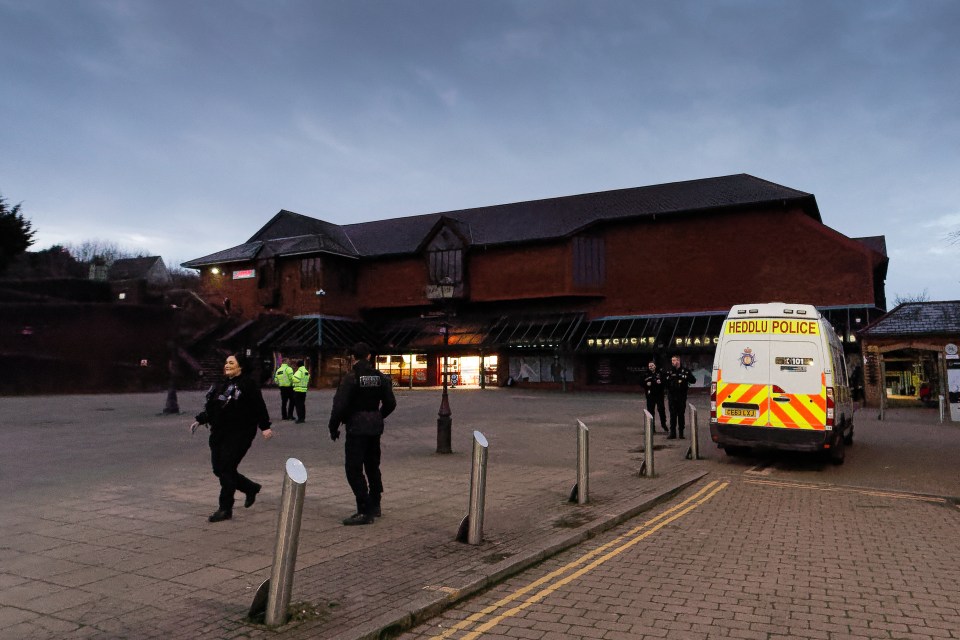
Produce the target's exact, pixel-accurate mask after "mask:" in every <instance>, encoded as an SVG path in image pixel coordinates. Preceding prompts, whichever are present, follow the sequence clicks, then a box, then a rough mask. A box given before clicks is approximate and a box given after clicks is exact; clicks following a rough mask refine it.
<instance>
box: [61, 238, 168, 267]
mask: <svg viewBox="0 0 960 640" xmlns="http://www.w3.org/2000/svg"><path fill="white" fill-rule="evenodd" d="M65 246H66V249H67V251H69V252H70V255H72V256H73V257H74V258H75V259H76V260H78V261H79V262H85V263H90V262H93V259H94V258H102V259H103V260H104V261H105V262H106V264H107V266H108V267H109V266H110V265H112V264H113V263H114V262H116V261H117V260H120V259H121V258H145V257H147V256H148V255H150V254H148V253H147V252H146V251H143V250H142V249H136V250H131V249H127V248H125V247H121V246H120V245H119V244H117V243H116V242H113V241H112V240H101V239H98V238H94V239H92V240H84V241H83V242H78V243H76V244H68V245H65Z"/></svg>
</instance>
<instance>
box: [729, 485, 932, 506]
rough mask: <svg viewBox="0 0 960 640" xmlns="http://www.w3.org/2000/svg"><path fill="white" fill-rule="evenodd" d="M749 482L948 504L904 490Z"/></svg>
mask: <svg viewBox="0 0 960 640" xmlns="http://www.w3.org/2000/svg"><path fill="white" fill-rule="evenodd" d="M744 482H746V483H747V484H762V485H767V486H771V487H784V488H790V489H815V490H817V491H840V492H846V493H859V494H861V495H865V496H873V497H876V498H896V499H898V500H917V501H918V502H930V503H933V504H946V502H947V500H946V498H939V497H937V496H924V495H920V494H916V493H904V492H902V491H881V490H878V489H858V488H856V487H837V486H834V485H817V484H804V483H802V482H783V481H779V480H744Z"/></svg>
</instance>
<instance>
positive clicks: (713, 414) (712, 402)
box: [710, 381, 717, 422]
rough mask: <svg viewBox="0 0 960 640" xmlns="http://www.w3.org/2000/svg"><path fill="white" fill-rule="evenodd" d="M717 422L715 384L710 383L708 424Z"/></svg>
mask: <svg viewBox="0 0 960 640" xmlns="http://www.w3.org/2000/svg"><path fill="white" fill-rule="evenodd" d="M716 421H717V383H716V382H715V381H714V382H711V383H710V422H716Z"/></svg>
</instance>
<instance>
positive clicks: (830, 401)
mask: <svg viewBox="0 0 960 640" xmlns="http://www.w3.org/2000/svg"><path fill="white" fill-rule="evenodd" d="M832 427H833V387H827V429H830V428H832Z"/></svg>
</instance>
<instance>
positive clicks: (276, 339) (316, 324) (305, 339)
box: [257, 316, 378, 351]
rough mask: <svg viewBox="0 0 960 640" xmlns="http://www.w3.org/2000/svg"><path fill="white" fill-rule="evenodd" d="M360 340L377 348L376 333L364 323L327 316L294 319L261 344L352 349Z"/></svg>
mask: <svg viewBox="0 0 960 640" xmlns="http://www.w3.org/2000/svg"><path fill="white" fill-rule="evenodd" d="M357 342H366V343H367V344H369V345H370V346H371V347H372V348H374V349H376V348H377V344H378V342H377V338H376V336H375V335H374V334H373V333H372V332H371V331H370V330H369V329H368V328H367V326H366V325H364V324H363V323H362V322H357V321H355V320H346V319H342V318H327V317H323V316H300V317H297V318H292V319H290V320H288V321H287V322H285V323H284V324H282V325H280V326H279V327H277V329H276V330H275V331H273V332H271V333H270V334H268V335H267V336H265V337H264V338H263V339H262V340H260V342H259V343H257V346H259V347H260V348H261V349H266V350H273V351H291V350H292V351H305V350H309V349H316V348H320V349H323V350H328V349H334V350H339V349H349V348H350V347H351V346H353V345H354V344H356V343H357Z"/></svg>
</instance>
